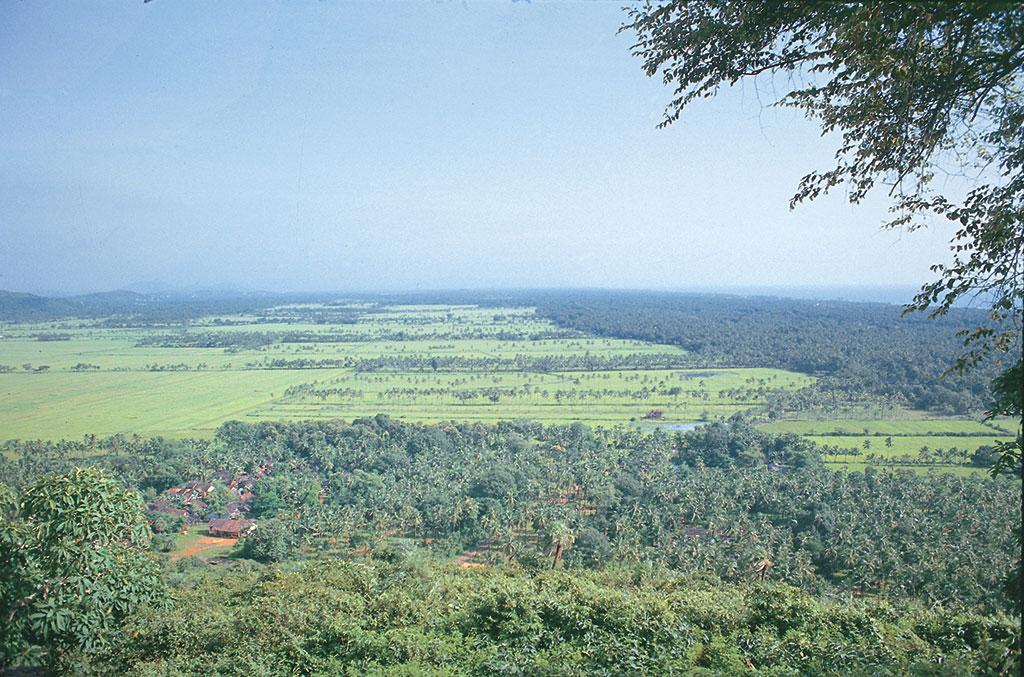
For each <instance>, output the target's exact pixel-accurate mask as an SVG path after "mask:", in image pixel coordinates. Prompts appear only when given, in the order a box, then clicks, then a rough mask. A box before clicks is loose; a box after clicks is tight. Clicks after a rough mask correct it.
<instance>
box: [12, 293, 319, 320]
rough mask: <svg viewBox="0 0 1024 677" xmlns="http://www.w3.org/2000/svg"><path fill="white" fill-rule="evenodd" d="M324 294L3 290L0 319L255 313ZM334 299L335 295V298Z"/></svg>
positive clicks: (178, 317) (156, 317)
mask: <svg viewBox="0 0 1024 677" xmlns="http://www.w3.org/2000/svg"><path fill="white" fill-rule="evenodd" d="M325 298H327V297H324V295H314V294H273V293H269V292H247V293H241V292H233V293H232V292H212V291H201V292H192V293H182V292H176V293H156V294H140V293H138V292H133V291H125V290H117V291H109V292H98V293H93V294H80V295H77V296H39V295H36V294H27V293H24V292H12V291H5V290H0V321H7V322H40V321H48V320H58V319H61V318H66V317H82V318H100V317H130V318H135V319H141V320H148V321H156V322H165V321H175V320H182V319H189V318H195V317H201V316H203V315H210V314H225V315H226V314H236V313H245V312H254V311H257V310H260V309H262V308H268V307H271V306H275V305H279V304H282V303H295V302H312V301H316V300H324V299H325ZM329 298H330V299H333V298H334V297H333V296H331V297H329Z"/></svg>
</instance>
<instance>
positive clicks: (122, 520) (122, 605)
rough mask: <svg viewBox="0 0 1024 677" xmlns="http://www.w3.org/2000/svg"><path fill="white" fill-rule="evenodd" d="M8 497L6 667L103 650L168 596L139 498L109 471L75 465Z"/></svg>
mask: <svg viewBox="0 0 1024 677" xmlns="http://www.w3.org/2000/svg"><path fill="white" fill-rule="evenodd" d="M0 489H2V487H0ZM0 499H2V502H0V511H2V512H3V518H4V519H3V522H2V523H0V666H7V665H11V664H14V663H18V662H30V663H31V662H40V661H44V662H46V663H48V664H49V665H50V666H51V667H56V666H58V665H60V664H61V662H62V661H63V660H65V659H66V658H67V657H68V656H69V655H71V656H75V655H79V654H85V655H89V654H92V653H95V652H96V651H98V650H99V649H101V648H102V647H103V646H104V645H105V644H106V643H107V642H109V641H110V638H111V637H112V636H113V635H115V634H116V633H117V631H118V630H119V629H120V623H121V621H122V620H123V619H124V618H125V616H127V615H128V614H129V613H131V612H132V611H133V610H135V609H136V608H138V607H139V606H140V605H142V604H145V603H153V602H156V601H158V600H159V599H161V596H162V590H161V583H160V578H159V574H158V572H159V570H158V567H157V566H156V563H155V562H154V561H153V560H152V559H151V558H150V557H149V556H148V555H147V554H146V552H145V549H146V547H147V546H148V545H149V538H150V531H149V527H148V526H147V525H146V522H145V521H144V520H143V517H142V504H141V502H140V501H139V497H138V495H137V494H135V493H134V492H131V491H126V490H125V489H124V488H123V487H122V486H121V485H120V484H118V483H117V482H116V481H114V480H113V479H111V478H110V477H109V476H108V475H106V474H105V473H103V472H101V471H98V470H95V469H85V468H82V469H74V470H71V471H70V472H69V473H68V474H66V475H62V476H55V477H44V478H41V479H40V480H39V481H37V482H36V483H35V484H33V485H32V486H30V487H29V488H27V489H26V490H25V492H24V493H23V494H22V495H21V497H20V498H15V496H14V495H13V494H11V493H9V492H7V493H4V494H3V496H0Z"/></svg>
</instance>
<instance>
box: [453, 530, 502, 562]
mask: <svg viewBox="0 0 1024 677" xmlns="http://www.w3.org/2000/svg"><path fill="white" fill-rule="evenodd" d="M497 542H498V539H497V538H495V537H493V536H492V537H490V538H488V539H487V540H486V541H480V542H479V543H477V544H476V545H474V546H473V547H472V548H470V549H469V550H466V551H465V552H463V553H460V554H459V555H457V556H456V557H455V559H453V560H452V562H454V563H455V564H457V565H458V566H460V567H462V568H463V569H474V568H476V567H482V566H484V565H483V563H482V562H475V561H474V560H475V559H476V558H477V557H479V556H480V555H483V554H484V553H485V552H487V551H488V550H490V549H491V548H492V547H494V544H495V543H497Z"/></svg>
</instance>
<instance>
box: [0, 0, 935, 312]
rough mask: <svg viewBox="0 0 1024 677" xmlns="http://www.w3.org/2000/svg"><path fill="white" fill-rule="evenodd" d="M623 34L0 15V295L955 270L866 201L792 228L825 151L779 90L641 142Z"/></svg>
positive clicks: (176, 5)
mask: <svg viewBox="0 0 1024 677" xmlns="http://www.w3.org/2000/svg"><path fill="white" fill-rule="evenodd" d="M622 20H623V14H622V11H621V9H620V8H619V4H618V3H586V4H583V3H581V4H571V3H551V4H547V3H511V2H510V3H500V2H493V3H485V4H476V3H465V4H463V3H380V4H376V3H375V4H369V3H359V4H342V3H335V2H318V3H279V4H278V3H269V2H268V3H253V4H242V3H230V2H225V3H199V2H194V3H192V2H182V1H179V0H173V1H171V0H167V1H158V2H152V3H148V4H143V3H142V2H127V3H103V4H99V3H56V2H54V3H45V2H38V3H37V2H33V3H18V2H6V3H0V288H2V289H13V290H21V291H37V292H39V291H42V292H64V293H70V292H81V291H92V290H105V289H116V288H135V289H143V290H154V289H162V288H167V289H187V288H208V287H220V288H237V289H264V290H295V291H300V290H331V289H345V290H369V289H385V290H401V289H424V288H433V289H436V288H475V287H490V288H493V287H612V288H614V287H624V288H646V287H649V288H659V289H689V290H693V289H718V290H727V289H738V290H742V289H748V290H771V289H790V290H793V289H799V288H804V289H806V288H811V287H813V288H814V289H818V290H820V289H822V288H823V287H824V286H828V287H831V288H843V289H848V290H849V289H853V288H859V289H862V290H863V289H865V288H872V289H876V290H877V289H880V288H884V289H888V290H890V291H891V290H892V289H893V288H899V289H903V290H907V294H908V295H909V293H912V291H913V289H914V288H915V287H916V286H918V285H919V284H920V283H921V282H924V281H926V280H928V279H930V273H929V272H928V266H929V265H930V264H932V263H936V262H940V261H944V260H945V259H946V258H947V252H946V250H947V244H946V243H947V242H948V240H949V237H950V235H951V228H949V227H947V226H945V225H938V226H936V227H934V228H930V229H927V230H925V231H920V232H915V233H911V234H904V233H894V232H883V231H880V230H879V227H878V224H879V223H881V221H882V220H883V218H884V216H885V203H884V201H882V199H881V198H880V197H876V198H874V199H872V200H871V201H870V202H869V203H868V204H865V205H862V206H858V207H854V206H850V205H849V204H847V203H846V202H845V199H844V195H843V194H842V193H841V192H840V193H839V194H837V195H834V196H830V197H829V198H827V199H823V200H821V201H819V202H816V203H813V204H811V205H805V206H802V207H799V208H797V210H795V211H792V212H791V211H789V210H788V207H787V203H788V199H789V197H790V195H791V194H792V193H793V192H794V191H795V188H796V185H797V182H798V181H799V179H800V177H801V176H803V175H804V174H806V173H808V172H810V171H812V170H814V169H822V168H827V167H828V165H829V162H830V160H831V154H832V151H833V146H834V139H831V140H830V139H821V138H819V132H818V128H817V127H816V125H815V124H813V123H811V122H808V121H805V120H803V119H802V118H801V117H799V116H798V115H795V114H793V113H791V112H789V111H782V110H777V109H773V108H766V107H765V104H766V103H768V102H770V101H771V100H772V97H773V96H774V95H777V94H778V91H779V90H776V91H775V92H773V91H772V90H771V89H770V86H769V85H770V83H766V84H765V87H764V88H763V90H762V91H757V90H755V89H754V88H752V87H750V86H747V87H744V88H735V89H733V90H730V91H727V92H723V93H722V94H721V95H720V96H719V97H718V98H716V99H714V100H711V101H708V102H702V103H700V104H699V105H697V106H695V107H694V108H693V109H692V110H689V111H687V113H686V114H684V116H683V118H682V120H681V121H680V122H678V123H677V124H675V125H673V126H671V127H669V128H667V129H663V130H659V129H656V125H657V123H658V122H659V121H660V119H661V115H662V111H663V107H664V104H665V103H666V101H668V99H669V97H670V95H671V92H670V91H668V90H667V89H666V88H665V87H664V86H663V85H662V84H661V83H660V81H658V80H657V79H648V78H646V77H645V76H644V75H643V74H642V72H641V68H640V62H639V61H638V60H637V59H635V58H634V57H632V56H631V55H630V53H629V47H630V44H631V36H630V35H628V34H621V35H617V34H616V32H617V29H618V27H619V25H620V24H621V22H622ZM782 84H783V83H780V87H781V85H782ZM815 293H818V292H815ZM856 293H860V292H856ZM885 293H887V294H888V293H889V292H885ZM901 293H902V292H901ZM788 295H796V294H788ZM805 295H806V294H805ZM826 297H831V298H854V297H853V296H851V295H850V294H849V293H842V292H840V293H833V294H826ZM906 298H907V297H906V296H904V297H903V298H884V299H883V298H878V297H876V298H870V297H868V298H865V299H864V300H891V301H901V300H906Z"/></svg>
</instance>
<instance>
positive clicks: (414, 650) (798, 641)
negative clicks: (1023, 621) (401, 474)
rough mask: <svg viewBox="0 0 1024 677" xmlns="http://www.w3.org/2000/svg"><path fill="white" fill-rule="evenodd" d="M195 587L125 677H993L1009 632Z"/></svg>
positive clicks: (152, 626)
mask: <svg viewBox="0 0 1024 677" xmlns="http://www.w3.org/2000/svg"><path fill="white" fill-rule="evenodd" d="M389 559H390V560H392V561H393V562H395V563H390V564H389V563H386V562H382V561H365V560H357V561H352V562H333V563H319V564H314V565H308V566H303V567H300V568H298V569H296V570H294V571H288V572H282V571H279V570H273V571H266V572H265V573H260V574H256V573H253V574H232V575H229V576H225V575H216V576H215V575H206V576H203V577H201V578H199V580H198V581H195V582H193V583H190V584H188V585H187V586H186V587H185V588H184V589H182V590H181V591H180V593H179V594H178V596H177V599H176V601H175V604H174V607H173V609H171V610H170V611H164V610H154V611H152V612H149V613H144V614H141V615H138V616H136V617H135V618H134V619H133V620H132V622H131V623H130V624H129V626H128V627H127V628H126V634H127V637H126V640H125V641H124V642H123V643H122V644H121V645H120V646H119V647H117V650H115V651H114V652H112V655H111V656H110V657H109V658H108V661H109V663H108V665H113V666H117V668H118V670H119V671H120V672H122V673H124V674H153V675H155V674H168V673H171V674H189V675H191V674H196V675H200V674H211V673H216V674H227V675H250V676H253V677H255V676H259V675H277V674H439V675H440V674H445V675H462V674H479V675H485V674H529V675H584V674H588V675H618V674H630V673H636V672H641V673H647V674H672V673H676V674H681V673H686V674H739V673H747V674H775V675H778V674H787V675H788V674H835V675H839V674H843V675H850V674H875V675H895V674H908V673H914V674H968V673H970V674H984V673H989V674H996V673H998V672H1000V671H1005V674H1012V672H1013V671H1014V670H1015V664H1016V663H1015V660H1016V658H1015V656H1014V655H1013V654H1007V652H1006V647H1007V645H1008V644H1010V642H1011V641H1012V639H1013V637H1014V635H1015V633H1016V632H1017V631H1018V630H1019V626H1017V625H1016V624H1015V623H1014V622H1012V621H1011V620H1010V619H1008V618H1006V617H1005V616H1001V615H996V616H979V615H975V614H970V613H959V614H956V613H949V612H944V611H941V610H925V609H924V608H922V607H918V606H916V605H905V604H890V603H888V602H884V601H825V600H819V599H815V598H813V597H810V596H808V595H807V594H805V593H802V592H800V591H799V590H796V589H794V588H792V587H789V586H786V585H779V584H743V585H716V584H711V583H708V582H705V581H701V580H699V579H694V578H691V577H685V576H679V575H676V574H673V573H671V572H666V571H664V570H661V569H657V568H655V569H645V568H636V569H632V570H622V569H620V570H613V571H607V572H604V573H579V572H574V573H571V574H570V573H563V572H550V573H542V574H530V573H526V572H522V571H519V570H516V569H510V568H505V569H488V570H482V571H481V570H477V571H465V570H463V571H459V570H456V569H452V568H438V567H431V566H427V565H423V564H420V563H416V562H415V561H412V562H410V561H408V560H405V561H403V560H402V558H400V557H399V558H397V560H398V561H395V560H396V557H394V556H392V557H389Z"/></svg>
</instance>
